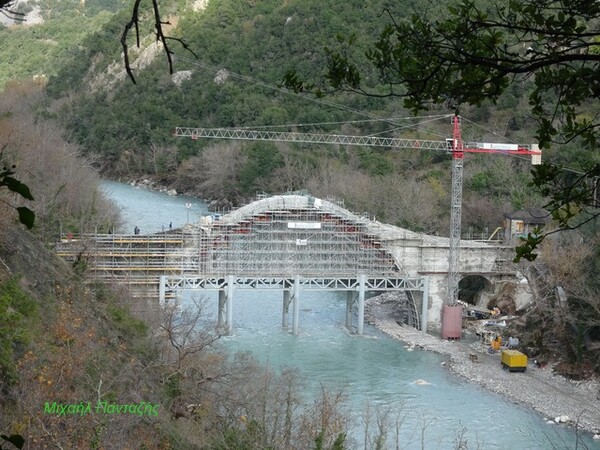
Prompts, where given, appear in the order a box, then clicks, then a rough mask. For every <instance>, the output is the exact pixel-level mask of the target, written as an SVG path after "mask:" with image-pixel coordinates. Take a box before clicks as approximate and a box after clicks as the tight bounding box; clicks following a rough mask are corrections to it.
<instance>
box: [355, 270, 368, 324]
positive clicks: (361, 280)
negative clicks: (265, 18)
mask: <svg viewBox="0 0 600 450" xmlns="http://www.w3.org/2000/svg"><path fill="white" fill-rule="evenodd" d="M365 282H366V276H365V275H360V276H359V277H358V308H357V309H358V311H357V312H358V323H357V324H356V333H357V334H359V335H362V334H363V327H364V325H365Z"/></svg>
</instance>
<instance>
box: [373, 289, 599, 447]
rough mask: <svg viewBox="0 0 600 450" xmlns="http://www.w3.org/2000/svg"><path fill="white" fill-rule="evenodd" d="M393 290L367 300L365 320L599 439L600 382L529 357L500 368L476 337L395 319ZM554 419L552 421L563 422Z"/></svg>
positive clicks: (470, 377) (481, 382)
mask: <svg viewBox="0 0 600 450" xmlns="http://www.w3.org/2000/svg"><path fill="white" fill-rule="evenodd" d="M396 305H397V302H396V301H395V298H394V296H393V294H384V295H381V296H378V297H374V298H372V299H370V300H369V301H367V303H366V309H365V318H366V320H367V321H368V322H369V323H371V324H372V325H374V326H375V327H377V328H378V329H379V330H381V331H382V332H384V333H386V334H387V335H389V336H391V337H392V338H394V339H397V340H399V341H402V342H404V343H405V345H406V346H408V347H409V348H412V349H415V350H427V351H433V352H436V353H439V354H441V355H444V356H446V357H447V360H446V361H445V362H443V363H442V364H444V365H445V366H446V367H448V369H449V370H451V371H452V372H454V373H455V374H457V375H459V376H461V377H464V378H466V379H467V380H469V381H471V382H474V383H477V384H479V385H481V386H483V387H484V388H486V389H489V390H490V391H493V392H496V393H498V394H501V395H503V396H505V397H506V398H508V399H510V400H511V401H513V402H515V403H519V404H523V405H526V406H529V407H531V408H533V409H534V410H536V411H538V412H539V413H540V414H541V415H542V416H543V417H545V418H546V419H547V420H548V421H549V422H550V421H552V422H553V423H560V424H565V425H567V426H572V427H577V428H578V429H581V430H584V431H587V432H590V433H593V434H594V439H600V399H599V398H600V383H599V382H598V380H594V381H583V382H576V381H570V380H567V379H566V378H564V377H562V376H559V375H556V374H554V373H553V372H552V369H551V367H550V366H547V367H545V368H543V369H540V368H537V367H535V366H534V365H533V364H532V363H531V362H530V363H529V365H528V367H527V370H526V371H525V372H509V371H506V370H503V369H502V366H501V364H500V354H499V353H496V354H489V353H488V352H487V347H486V346H484V345H482V344H480V343H479V342H468V341H467V340H466V339H465V340H460V341H449V340H442V339H440V338H438V337H436V336H433V335H430V334H426V333H423V332H421V331H418V330H416V329H414V328H412V327H408V326H402V325H399V324H398V323H397V319H396V318H397V317H398V311H397V307H396ZM565 425H557V426H565Z"/></svg>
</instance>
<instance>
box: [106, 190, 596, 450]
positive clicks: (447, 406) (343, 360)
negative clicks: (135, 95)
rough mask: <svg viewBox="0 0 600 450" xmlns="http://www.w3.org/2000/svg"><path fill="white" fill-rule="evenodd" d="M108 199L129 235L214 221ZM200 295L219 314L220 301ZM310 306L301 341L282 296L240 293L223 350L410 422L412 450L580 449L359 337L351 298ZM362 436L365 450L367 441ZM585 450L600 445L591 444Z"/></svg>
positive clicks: (404, 435)
mask: <svg viewBox="0 0 600 450" xmlns="http://www.w3.org/2000/svg"><path fill="white" fill-rule="evenodd" d="M103 189H104V190H105V191H106V192H107V193H108V195H109V196H110V197H111V198H112V199H113V200H114V201H115V202H116V203H117V204H118V205H119V206H120V207H121V209H122V212H123V219H124V222H125V223H124V225H123V227H124V230H122V231H123V232H126V233H131V232H132V230H133V228H134V227H135V226H138V227H139V228H140V229H141V233H142V234H145V233H153V232H158V231H162V230H163V229H164V228H165V227H168V226H169V223H170V222H172V226H173V227H174V228H175V227H180V226H182V225H184V224H186V223H188V222H194V221H197V220H198V218H199V217H200V216H202V215H206V214H208V210H207V208H206V204H205V203H204V202H202V201H200V200H198V199H194V198H190V197H183V196H169V195H167V194H165V193H158V192H152V191H148V190H144V189H141V188H135V187H132V186H129V185H127V184H123V183H115V182H108V181H107V182H104V183H103ZM194 295H198V296H200V295H202V296H203V297H208V298H209V299H212V300H213V301H211V302H210V303H211V304H213V305H216V302H217V300H216V295H212V294H209V295H203V294H200V293H198V294H194ZM300 302H301V306H300V308H301V314H300V320H299V324H300V331H299V335H297V336H294V335H292V334H290V333H289V332H288V331H286V330H284V329H282V327H281V304H282V300H281V293H277V292H264V291H238V292H236V293H235V298H234V304H233V333H232V334H231V335H230V336H227V337H225V338H223V339H221V345H223V346H224V347H225V348H227V349H228V350H230V351H231V352H237V351H250V352H251V353H252V354H254V355H255V356H256V357H257V358H258V359H259V360H261V361H262V362H264V363H265V364H268V365H269V366H271V367H272V368H274V369H280V368H283V367H286V366H294V367H297V368H298V369H299V370H300V371H301V372H303V373H304V374H305V375H306V377H307V382H308V391H309V392H318V391H319V389H321V386H325V387H326V388H327V389H330V390H344V392H345V393H346V395H347V397H348V406H349V407H350V408H351V409H352V410H353V411H354V414H356V415H359V414H361V413H362V411H363V410H364V409H365V405H366V404H367V403H369V404H370V405H371V406H381V407H389V408H392V409H393V411H394V414H395V413H401V414H402V415H405V416H406V418H405V419H404V421H403V423H402V428H401V433H400V434H401V439H402V440H401V446H400V448H402V449H425V450H429V449H453V448H455V440H456V437H457V433H458V431H459V430H460V429H462V428H463V427H464V429H465V435H464V437H465V438H466V440H467V442H468V446H467V448H469V449H502V450H504V449H540V450H542V449H574V448H576V444H575V442H576V437H575V433H574V432H573V430H571V429H569V428H567V427H564V426H559V425H554V424H547V423H546V420H544V418H542V417H540V416H539V415H538V414H537V413H535V412H534V411H532V410H530V409H527V408H524V407H521V406H518V405H515V404H513V403H510V402H508V401H506V400H505V399H504V398H502V397H500V396H498V395H496V394H493V393H490V392H487V391H485V390H483V389H481V388H480V387H479V386H477V385H475V384H471V383H467V382H465V381H463V380H462V379H459V378H457V377H456V376H454V375H453V374H452V373H450V372H449V371H448V370H447V369H446V368H444V367H443V366H442V364H441V363H442V361H443V359H442V358H441V357H440V356H439V355H436V354H433V353H428V352H425V351H409V349H406V348H405V347H404V346H403V344H402V343H401V342H398V341H395V340H393V339H391V338H389V337H387V336H385V335H383V334H382V333H380V332H379V331H378V330H376V329H375V328H373V327H371V326H368V325H365V334H366V335H367V337H357V336H351V335H349V334H348V333H346V331H345V329H344V326H343V325H344V322H345V305H346V303H345V302H346V297H345V294H336V293H326V292H316V293H315V292H310V293H309V292H306V293H301V299H300ZM417 380H424V381H426V382H427V384H419V383H415V381H417ZM515 389H516V390H518V389H519V386H518V385H515ZM359 428H360V427H359ZM423 430H424V433H422V431H423ZM356 433H357V434H356V436H354V437H355V439H357V440H358V441H359V442H362V437H361V436H360V431H358V432H356ZM422 434H423V435H424V438H423V440H422ZM580 438H581V437H580ZM390 444H391V443H390ZM358 448H363V446H359V447H358ZM389 448H390V449H392V448H395V443H394V446H392V445H390V447H389ZM577 448H583V449H585V448H600V444H598V443H597V442H595V441H593V440H592V439H591V438H590V436H584V440H583V442H581V441H580V442H579V446H578V447H577Z"/></svg>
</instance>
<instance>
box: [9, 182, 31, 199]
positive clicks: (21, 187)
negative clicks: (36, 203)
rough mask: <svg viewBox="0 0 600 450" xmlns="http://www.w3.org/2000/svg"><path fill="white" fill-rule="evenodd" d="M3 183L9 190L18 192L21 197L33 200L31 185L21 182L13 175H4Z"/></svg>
mask: <svg viewBox="0 0 600 450" xmlns="http://www.w3.org/2000/svg"><path fill="white" fill-rule="evenodd" d="M2 184H4V185H5V186H6V187H7V188H8V190H9V191H12V192H16V193H17V194H19V195H20V196H21V197H23V198H26V199H27V200H33V195H31V191H30V190H29V187H28V186H27V185H26V184H24V183H21V182H20V181H19V180H17V179H16V178H13V177H4V179H3V180H2Z"/></svg>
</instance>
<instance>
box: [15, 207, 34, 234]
mask: <svg viewBox="0 0 600 450" xmlns="http://www.w3.org/2000/svg"><path fill="white" fill-rule="evenodd" d="M17 211H18V212H19V221H20V222H21V223H22V224H23V225H25V226H26V227H27V228H29V229H30V230H31V229H32V228H33V224H34V222H35V213H34V212H33V211H32V210H30V209H29V208H26V207H25V206H19V207H18V208H17Z"/></svg>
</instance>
